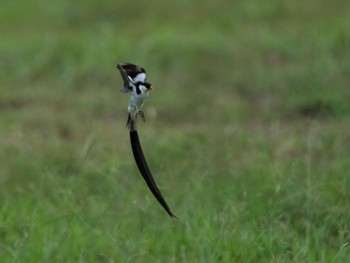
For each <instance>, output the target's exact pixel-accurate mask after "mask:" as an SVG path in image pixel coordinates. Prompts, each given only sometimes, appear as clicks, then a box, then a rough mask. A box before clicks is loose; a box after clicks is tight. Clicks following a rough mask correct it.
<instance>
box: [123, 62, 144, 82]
mask: <svg viewBox="0 0 350 263" xmlns="http://www.w3.org/2000/svg"><path fill="white" fill-rule="evenodd" d="M117 68H118V69H119V68H120V69H119V71H121V70H123V71H124V72H125V73H126V74H127V76H129V77H130V78H131V79H132V81H133V82H134V83H136V82H145V81H146V70H145V69H144V68H143V67H140V66H137V65H134V64H131V63H123V62H122V63H118V64H117ZM123 78H124V77H123Z"/></svg>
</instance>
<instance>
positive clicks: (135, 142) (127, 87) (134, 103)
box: [117, 63, 176, 218]
mask: <svg viewBox="0 0 350 263" xmlns="http://www.w3.org/2000/svg"><path fill="white" fill-rule="evenodd" d="M117 69H118V70H119V72H120V74H121V76H122V78H123V81H124V87H123V88H122V89H121V90H120V91H121V92H124V93H127V92H131V97H130V100H129V105H128V112H129V116H128V121H127V128H128V129H129V132H130V141H131V147H132V152H133V154H134V158H135V161H136V164H137V167H138V168H139V171H140V173H141V174H142V176H143V179H144V180H145V181H146V183H147V185H148V187H149V189H150V190H151V192H152V193H153V195H154V197H155V198H156V199H157V200H158V202H159V203H160V204H161V205H162V206H163V208H164V209H165V210H166V212H167V213H168V214H169V216H170V217H175V218H176V216H175V215H174V214H173V213H172V212H171V210H170V208H169V206H168V204H167V202H166V201H165V199H164V197H163V195H162V193H161V192H160V190H159V189H158V187H157V184H156V182H155V181H154V179H153V176H152V174H151V171H150V170H149V168H148V165H147V162H146V159H145V156H144V155H143V152H142V148H141V144H140V140H139V136H138V133H137V128H136V119H137V116H138V115H139V116H140V117H141V118H142V120H143V121H145V114H144V112H143V111H141V108H142V106H143V103H144V102H145V99H146V98H147V96H148V92H149V91H150V90H152V85H151V84H150V83H148V82H146V71H145V69H144V68H142V67H140V66H136V65H134V64H130V63H118V64H117Z"/></svg>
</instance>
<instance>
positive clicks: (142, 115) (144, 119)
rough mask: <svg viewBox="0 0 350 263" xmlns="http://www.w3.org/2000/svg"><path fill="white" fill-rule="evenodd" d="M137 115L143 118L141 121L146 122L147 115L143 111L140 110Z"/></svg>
mask: <svg viewBox="0 0 350 263" xmlns="http://www.w3.org/2000/svg"><path fill="white" fill-rule="evenodd" d="M137 114H138V115H140V117H141V119H142V120H143V121H146V118H145V113H144V112H143V111H141V110H139V111H138V112H137Z"/></svg>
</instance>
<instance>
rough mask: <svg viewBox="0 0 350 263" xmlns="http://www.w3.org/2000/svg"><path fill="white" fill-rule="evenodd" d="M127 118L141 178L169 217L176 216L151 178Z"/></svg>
mask: <svg viewBox="0 0 350 263" xmlns="http://www.w3.org/2000/svg"><path fill="white" fill-rule="evenodd" d="M129 119H131V118H130V115H129ZM129 119H128V127H129V129H130V141H131V147H132V152H133V154H134V158H135V161H136V164H137V167H138V168H139V170H140V172H141V174H142V176H143V179H144V180H145V182H146V183H147V185H148V187H149V189H150V190H151V192H152V193H153V195H154V197H155V198H156V199H157V200H158V202H159V203H160V204H161V205H162V207H163V208H164V209H165V211H166V212H167V213H168V214H169V216H170V217H175V218H177V217H176V216H175V215H174V214H173V213H172V212H171V210H170V208H169V206H168V204H167V203H166V201H165V199H164V197H163V195H162V193H161V192H160V190H159V189H158V187H157V184H156V182H155V181H154V179H153V176H152V174H151V171H150V170H149V168H148V165H147V162H146V159H145V156H144V155H143V152H142V148H141V144H140V140H139V136H138V134H137V130H136V128H135V129H134V128H133V125H134V124H133V122H132V121H131V120H130V123H131V124H130V126H129Z"/></svg>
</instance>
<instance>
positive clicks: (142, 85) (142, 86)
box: [136, 82, 153, 92]
mask: <svg viewBox="0 0 350 263" xmlns="http://www.w3.org/2000/svg"><path fill="white" fill-rule="evenodd" d="M137 84H138V85H137ZM137 84H136V86H139V89H140V90H141V91H142V92H147V91H150V90H152V89H153V87H152V85H151V84H150V83H148V82H142V83H140V82H139V83H137Z"/></svg>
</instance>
